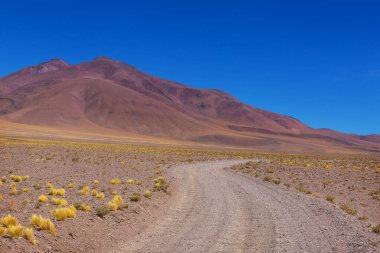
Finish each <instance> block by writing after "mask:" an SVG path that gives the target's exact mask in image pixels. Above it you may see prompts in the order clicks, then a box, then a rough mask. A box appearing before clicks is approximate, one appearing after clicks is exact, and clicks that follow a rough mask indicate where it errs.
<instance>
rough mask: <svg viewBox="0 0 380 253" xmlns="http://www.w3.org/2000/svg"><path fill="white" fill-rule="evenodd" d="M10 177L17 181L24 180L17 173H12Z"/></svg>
mask: <svg viewBox="0 0 380 253" xmlns="http://www.w3.org/2000/svg"><path fill="white" fill-rule="evenodd" d="M10 179H12V180H13V181H15V182H22V177H21V176H17V175H11V176H10Z"/></svg>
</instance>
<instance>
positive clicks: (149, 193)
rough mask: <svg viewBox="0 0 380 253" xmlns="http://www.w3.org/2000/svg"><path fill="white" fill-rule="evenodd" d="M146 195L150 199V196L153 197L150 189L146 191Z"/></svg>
mask: <svg viewBox="0 0 380 253" xmlns="http://www.w3.org/2000/svg"><path fill="white" fill-rule="evenodd" d="M144 197H145V198H148V199H150V197H152V192H151V191H149V190H146V191H145V192H144Z"/></svg>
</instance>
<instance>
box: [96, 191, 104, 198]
mask: <svg viewBox="0 0 380 253" xmlns="http://www.w3.org/2000/svg"><path fill="white" fill-rule="evenodd" d="M96 198H98V199H104V193H103V192H101V193H98V194H96Z"/></svg>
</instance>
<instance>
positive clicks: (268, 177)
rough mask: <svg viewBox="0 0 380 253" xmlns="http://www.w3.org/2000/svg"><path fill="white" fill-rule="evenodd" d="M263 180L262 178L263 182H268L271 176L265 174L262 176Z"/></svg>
mask: <svg viewBox="0 0 380 253" xmlns="http://www.w3.org/2000/svg"><path fill="white" fill-rule="evenodd" d="M263 180H264V181H265V182H270V181H271V180H272V177H270V176H265V177H264V178H263Z"/></svg>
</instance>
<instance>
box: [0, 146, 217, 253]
mask: <svg viewBox="0 0 380 253" xmlns="http://www.w3.org/2000/svg"><path fill="white" fill-rule="evenodd" d="M0 144H1V145H0V157H1V160H0V177H2V176H5V177H6V181H5V182H3V183H2V186H1V187H0V194H1V196H2V197H3V199H1V200H0V217H2V216H5V215H8V214H11V215H13V216H15V217H16V218H17V219H18V220H19V222H20V224H21V225H23V226H25V227H27V226H29V221H30V218H31V216H32V214H39V215H42V216H44V217H47V218H50V219H51V220H52V221H53V222H54V224H55V226H56V230H57V234H56V236H54V237H53V236H52V235H50V234H49V233H48V232H47V231H38V230H37V229H36V228H35V237H36V239H37V241H38V243H37V245H35V246H33V245H31V244H30V243H29V242H28V241H27V240H25V239H24V238H19V239H16V238H11V237H8V236H6V237H0V252H107V251H108V250H109V249H111V248H113V246H114V245H117V244H118V243H119V242H120V241H123V240H124V239H125V238H128V237H131V236H133V235H135V234H137V233H138V232H139V231H140V230H141V229H143V228H144V227H145V226H147V225H148V224H150V223H151V222H152V221H153V220H155V219H157V217H158V216H159V214H160V212H161V211H162V210H164V209H165V208H166V207H167V201H168V199H169V198H170V192H171V186H170V184H171V183H172V182H171V179H170V178H166V181H167V184H168V185H169V188H168V191H167V193H164V192H163V191H154V190H155V188H154V181H153V179H154V178H157V177H158V176H160V175H163V176H164V177H166V174H165V168H166V167H168V166H171V165H173V164H180V163H186V162H191V161H198V160H209V159H218V156H215V157H213V156H211V155H210V154H207V153H205V152H200V151H196V152H193V153H189V152H188V151H186V150H182V151H181V150H176V149H175V150H174V149H173V150H172V149H168V148H149V147H141V146H128V145H107V144H90V143H87V144H86V143H70V142H47V141H24V140H22V141H18V140H11V141H9V140H8V141H4V142H2V143H0ZM11 175H20V176H29V178H28V179H26V180H24V181H22V182H18V183H15V186H12V183H14V182H13V181H12V180H11V179H10V176H11ZM112 179H120V180H121V184H119V185H113V184H111V180H112ZM128 179H134V180H138V181H141V184H140V185H137V184H128V183H127V180H128ZM94 180H99V184H94V183H93V182H94ZM48 182H51V183H52V184H53V185H54V188H64V189H65V191H66V193H65V196H64V197H59V196H49V195H48V193H49V191H50V190H49V189H48V188H47V187H46V185H47V183H48ZM69 183H73V184H74V188H68V184H69ZM86 185H87V186H89V187H90V192H89V193H88V195H86V196H82V195H80V193H79V191H80V189H81V188H82V187H83V186H86ZM13 188H16V189H17V191H18V194H16V195H12V194H11V192H12V189H13ZM25 188H27V189H29V192H28V193H26V192H23V190H22V189H25ZM93 189H95V190H97V191H98V192H103V193H104V194H105V198H104V199H97V198H96V197H94V196H92V194H91V191H92V190H93ZM146 190H150V191H152V197H151V198H150V199H148V198H145V197H143V196H141V201H139V202H133V201H130V200H129V197H130V196H131V195H132V194H133V193H134V192H137V193H140V194H141V195H142V194H143V193H144V192H145V191H146ZM112 191H116V192H117V194H118V195H121V196H122V198H123V200H124V201H125V203H126V204H127V205H128V208H125V209H123V210H117V211H114V212H110V213H109V214H108V215H106V216H105V217H104V218H100V217H98V216H97V215H96V209H97V208H98V207H103V206H106V205H107V203H108V202H109V201H110V200H111V199H112V198H113V197H114V196H113V195H112V194H111V192H112ZM40 195H46V196H48V198H49V202H48V203H40V202H39V201H38V196H40ZM52 197H58V198H63V199H66V200H67V202H68V205H75V204H77V203H81V204H87V205H90V206H91V207H92V210H91V211H89V212H82V211H78V212H77V216H76V218H74V219H67V220H65V221H57V220H56V219H55V218H54V217H53V216H52V214H51V211H52V210H53V209H55V208H58V207H59V206H55V205H53V204H52V203H51V198H52Z"/></svg>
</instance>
